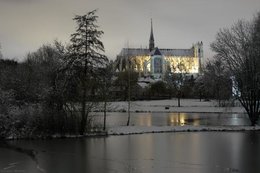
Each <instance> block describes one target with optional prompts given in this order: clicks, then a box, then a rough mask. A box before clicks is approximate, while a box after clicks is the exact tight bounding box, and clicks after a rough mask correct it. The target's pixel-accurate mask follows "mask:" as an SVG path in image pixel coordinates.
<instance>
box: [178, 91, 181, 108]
mask: <svg viewBox="0 0 260 173" xmlns="http://www.w3.org/2000/svg"><path fill="white" fill-rule="evenodd" d="M178 107H181V93H180V91H178Z"/></svg>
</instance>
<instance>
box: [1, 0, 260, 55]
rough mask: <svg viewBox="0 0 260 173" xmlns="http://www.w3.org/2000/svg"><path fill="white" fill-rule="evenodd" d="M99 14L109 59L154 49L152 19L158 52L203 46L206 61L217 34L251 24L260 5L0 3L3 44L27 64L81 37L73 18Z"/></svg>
mask: <svg viewBox="0 0 260 173" xmlns="http://www.w3.org/2000/svg"><path fill="white" fill-rule="evenodd" d="M96 8H97V9H98V13H97V15H98V16H99V19H98V24H99V26H100V29H102V30H103V31H104V35H103V37H102V41H103V43H104V45H105V50H106V55H107V56H108V57H109V58H111V59H114V58H115V57H116V54H118V53H119V52H120V50H121V49H122V48H123V47H125V46H126V45H127V43H128V44H129V47H137V48H140V47H143V48H145V47H148V40H149V34H150V18H152V19H153V24H154V37H155V46H157V47H159V48H190V47H191V46H192V43H196V42H197V41H203V43H204V57H205V58H209V57H211V56H212V55H213V53H212V52H211V51H210V48H209V44H210V43H211V42H212V41H213V40H214V38H215V35H216V33H217V31H218V30H219V29H220V28H223V27H230V26H231V25H232V24H234V23H235V22H236V21H237V20H238V19H246V20H250V19H252V18H253V16H254V15H255V14H256V13H257V12H258V11H259V10H260V0H0V43H1V47H2V48H1V52H2V54H3V55H4V57H5V58H15V59H17V60H22V59H24V57H25V56H26V54H27V53H28V52H32V51H35V50H37V49H38V48H39V47H40V46H41V45H42V44H46V43H52V42H53V40H54V39H58V40H60V41H62V42H64V43H65V42H67V43H68V42H69V38H70V34H72V33H73V32H74V31H75V23H74V21H73V20H72V18H73V17H74V16H75V15H77V14H78V15H82V14H85V13H86V12H88V11H91V10H94V9H96Z"/></svg>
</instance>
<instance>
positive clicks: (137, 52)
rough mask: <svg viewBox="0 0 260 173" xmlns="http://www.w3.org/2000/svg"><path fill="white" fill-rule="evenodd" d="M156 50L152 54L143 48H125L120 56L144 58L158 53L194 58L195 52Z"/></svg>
mask: <svg viewBox="0 0 260 173" xmlns="http://www.w3.org/2000/svg"><path fill="white" fill-rule="evenodd" d="M156 49H158V48H155V49H154V50H152V51H151V52H150V51H149V49H143V48H123V49H122V50H121V52H120V54H119V56H126V55H128V56H144V55H147V56H148V55H151V54H152V55H153V53H155V52H157V53H158V51H159V52H160V53H161V54H162V55H164V56H190V57H193V56H194V50H193V49H192V48H191V49H158V50H157V51H156Z"/></svg>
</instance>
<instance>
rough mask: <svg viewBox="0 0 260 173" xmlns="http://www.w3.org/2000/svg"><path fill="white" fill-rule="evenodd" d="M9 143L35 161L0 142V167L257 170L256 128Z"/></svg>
mask: <svg viewBox="0 0 260 173" xmlns="http://www.w3.org/2000/svg"><path fill="white" fill-rule="evenodd" d="M9 143H10V144H12V145H15V146H19V147H22V148H27V149H33V150H34V152H35V153H37V154H36V156H37V161H33V160H32V158H30V157H29V156H27V155H25V154H22V153H19V152H16V151H13V150H8V149H3V148H0V153H1V155H0V172H1V173H2V172H26V173H38V172H39V173H40V172H46V173H58V172H62V173H73V172H75V173H99V172H100V173H173V172H176V173H209V172H214V173H223V172H246V173H256V172H260V164H259V163H260V132H179V133H160V134H142V135H128V136H109V137H92V138H84V139H54V140H33V141H27V140H19V141H9ZM36 162H38V164H39V165H38V168H37V164H36Z"/></svg>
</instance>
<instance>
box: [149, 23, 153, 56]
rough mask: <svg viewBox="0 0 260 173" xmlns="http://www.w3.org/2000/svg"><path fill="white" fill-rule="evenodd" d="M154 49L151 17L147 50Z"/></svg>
mask: <svg viewBox="0 0 260 173" xmlns="http://www.w3.org/2000/svg"><path fill="white" fill-rule="evenodd" d="M153 49H154V37H153V20H152V19H151V33H150V39H149V50H150V51H152V50H153Z"/></svg>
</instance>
